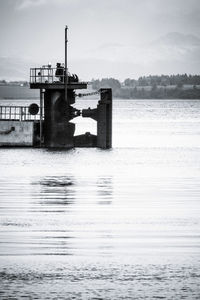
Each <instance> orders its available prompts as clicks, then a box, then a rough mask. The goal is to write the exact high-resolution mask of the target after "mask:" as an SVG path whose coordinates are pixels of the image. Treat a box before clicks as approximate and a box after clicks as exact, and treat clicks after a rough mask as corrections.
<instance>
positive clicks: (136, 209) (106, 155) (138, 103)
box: [0, 100, 200, 299]
mask: <svg viewBox="0 0 200 300" xmlns="http://www.w3.org/2000/svg"><path fill="white" fill-rule="evenodd" d="M8 102H9V101H6V103H8ZM1 103H2V105H3V103H5V101H1ZM12 103H14V101H12ZM17 103H20V104H25V103H24V101H18V102H17ZM89 106H90V107H93V106H95V103H94V102H93V101H90V100H79V101H78V103H77V107H83V108H86V107H89ZM113 114H114V118H113V149H111V150H106V151H105V150H100V149H80V148H79V149H72V150H69V151H52V150H47V149H24V148H21V149H0V172H1V176H0V282H1V283H0V298H1V299H22V298H24V299H200V287H199V286H200V285H199V281H200V218H199V215H200V185H199V181H200V101H197V100H132V101H126V100H116V101H114V111H113ZM85 131H91V132H92V133H95V122H94V121H92V120H91V121H90V120H87V119H83V120H81V119H77V134H79V133H81V132H85Z"/></svg>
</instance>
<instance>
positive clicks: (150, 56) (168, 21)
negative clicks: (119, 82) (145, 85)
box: [0, 0, 200, 79]
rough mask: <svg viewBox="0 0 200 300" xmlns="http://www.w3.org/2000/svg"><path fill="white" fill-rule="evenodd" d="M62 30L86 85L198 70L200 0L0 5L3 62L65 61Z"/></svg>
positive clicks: (6, 1) (12, 1) (17, 0)
mask: <svg viewBox="0 0 200 300" xmlns="http://www.w3.org/2000/svg"><path fill="white" fill-rule="evenodd" d="M65 25H68V27H69V31H68V39H69V44H68V53H69V56H68V59H69V67H70V71H71V72H76V73H78V74H80V76H81V77H82V78H84V79H91V78H92V77H95V78H100V77H110V76H113V77H116V78H119V79H122V78H126V77H132V78H133V77H137V76H140V75H147V74H150V73H177V72H179V73H183V72H187V73H197V72H198V70H199V67H200V55H199V50H200V39H199V38H200V1H199V0H0V43H1V48H0V57H1V58H2V57H4V58H5V57H7V58H12V59H16V61H17V60H18V59H22V60H23V59H24V60H27V61H31V62H33V63H39V64H40V63H42V64H45V63H48V62H55V61H64V28H65ZM173 68H174V69H173ZM71 69H72V70H71Z"/></svg>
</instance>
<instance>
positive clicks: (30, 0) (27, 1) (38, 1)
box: [17, 0, 47, 10]
mask: <svg viewBox="0 0 200 300" xmlns="http://www.w3.org/2000/svg"><path fill="white" fill-rule="evenodd" d="M46 3H47V0H20V1H18V6H17V9H19V10H21V9H26V8H30V7H33V6H40V5H44V4H46Z"/></svg>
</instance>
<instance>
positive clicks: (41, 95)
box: [40, 89, 43, 147]
mask: <svg viewBox="0 0 200 300" xmlns="http://www.w3.org/2000/svg"><path fill="white" fill-rule="evenodd" d="M42 98H43V91H42V89H40V147H42V105H43V101H42V100H43V99H42Z"/></svg>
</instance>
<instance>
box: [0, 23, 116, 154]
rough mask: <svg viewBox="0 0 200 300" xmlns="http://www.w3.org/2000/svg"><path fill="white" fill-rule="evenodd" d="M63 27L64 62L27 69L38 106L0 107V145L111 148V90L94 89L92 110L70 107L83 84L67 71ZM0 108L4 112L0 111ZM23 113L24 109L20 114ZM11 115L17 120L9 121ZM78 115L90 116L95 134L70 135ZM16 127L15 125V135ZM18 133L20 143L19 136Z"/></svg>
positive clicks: (73, 131) (84, 87) (84, 86)
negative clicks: (37, 92) (36, 91)
mask: <svg viewBox="0 0 200 300" xmlns="http://www.w3.org/2000/svg"><path fill="white" fill-rule="evenodd" d="M67 29H68V28H67V27H66V28H65V64H61V63H57V65H56V68H52V66H51V65H44V66H42V67H41V68H31V69H30V88H31V89H39V90H40V107H39V106H38V105H37V104H31V105H30V106H29V107H24V108H17V107H16V108H15V111H14V113H13V107H10V108H9V107H7V108H6V107H5V108H3V107H2V108H1V111H0V146H2V145H3V146H16V145H18V146H20V145H21V146H25V145H27V146H36V147H47V148H72V147H99V148H103V149H108V148H111V147H112V90H111V89H100V90H99V91H98V93H99V94H100V100H99V101H98V105H97V108H95V109H90V108H89V109H84V110H82V111H81V110H78V109H76V108H74V107H73V104H74V103H75V101H76V96H77V95H76V93H75V90H77V89H86V88H87V83H86V82H80V81H79V79H78V76H77V75H75V74H73V75H70V73H69V72H68V68H67ZM79 95H83V94H79ZM87 95H89V94H87ZM3 110H4V114H2V113H1V112H2V111H3ZM7 111H8V113H7ZM23 112H25V114H24V115H23ZM8 114H9V117H8ZM13 114H15V117H16V116H18V118H19V119H18V120H16V119H14V120H13V119H12V116H13ZM2 116H4V117H3V118H2ZM78 116H82V117H89V118H92V119H94V120H95V121H96V122H97V135H92V134H90V133H89V132H86V133H85V134H83V135H79V136H74V133H75V124H74V123H73V122H72V120H73V119H74V118H76V117H78ZM8 121H9V122H8ZM2 122H3V123H2ZM16 122H17V124H16ZM20 122H21V123H23V124H24V125H22V124H21V123H20ZM25 124H26V126H25ZM27 124H29V125H27ZM27 126H29V127H28V128H29V129H27ZM18 127H19V128H18ZM11 128H12V130H11ZM16 128H18V130H17V132H18V133H17V134H16ZM20 132H21V137H20V138H21V140H23V142H22V141H21V140H20V139H19V135H20ZM25 132H26V134H25ZM23 135H26V138H25V136H24V137H22V136H23ZM2 137H3V139H2Z"/></svg>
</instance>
